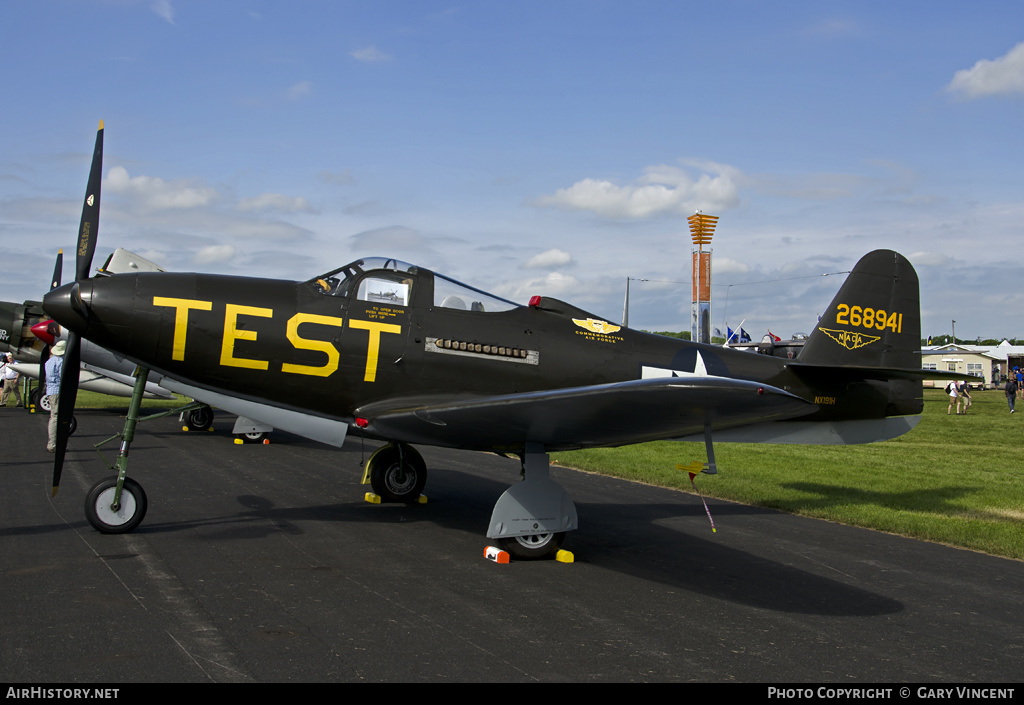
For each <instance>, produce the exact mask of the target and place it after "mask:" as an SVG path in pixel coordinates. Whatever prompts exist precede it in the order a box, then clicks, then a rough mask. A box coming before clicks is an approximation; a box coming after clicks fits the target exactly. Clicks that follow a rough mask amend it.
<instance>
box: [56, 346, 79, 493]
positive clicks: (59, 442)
mask: <svg viewBox="0 0 1024 705" xmlns="http://www.w3.org/2000/svg"><path fill="white" fill-rule="evenodd" d="M80 362H81V338H80V337H79V335H78V334H77V333H72V332H69V333H68V342H67V348H66V349H65V352H64V363H63V368H62V370H61V376H60V396H58V397H57V439H56V444H55V448H54V451H53V453H54V456H53V490H52V492H51V495H50V496H51V497H52V496H56V495H57V488H58V487H60V475H61V472H62V471H63V469H64V453H65V451H67V448H68V437H69V436H70V435H71V419H72V417H73V416H74V415H75V401H76V400H77V399H78V370H79V368H80V367H81V364H80Z"/></svg>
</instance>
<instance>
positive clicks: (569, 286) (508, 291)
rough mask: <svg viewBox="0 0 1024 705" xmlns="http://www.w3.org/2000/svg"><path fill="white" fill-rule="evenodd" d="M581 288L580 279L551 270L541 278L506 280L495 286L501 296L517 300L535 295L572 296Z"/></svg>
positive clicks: (496, 291)
mask: <svg viewBox="0 0 1024 705" xmlns="http://www.w3.org/2000/svg"><path fill="white" fill-rule="evenodd" d="M579 288H580V282H579V280H578V279H577V278H576V277H574V276H571V275H569V274H561V273H560V272H551V273H549V274H548V275H547V276H545V277H542V278H540V279H530V280H529V281H525V282H523V281H516V282H506V283H505V284H501V285H498V286H497V287H495V293H497V294H498V295H499V296H507V297H508V298H510V299H512V300H515V301H525V300H527V299H529V298H530V297H531V296H534V295H538V294H539V295H541V296H555V297H564V298H571V297H572V296H573V295H574V294H575V293H576V292H577V291H578V290H579Z"/></svg>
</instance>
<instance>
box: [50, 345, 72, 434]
mask: <svg viewBox="0 0 1024 705" xmlns="http://www.w3.org/2000/svg"><path fill="white" fill-rule="evenodd" d="M67 347H68V344H67V342H66V341H63V340H59V341H57V344H56V345H54V346H53V347H52V348H51V349H50V357H49V359H48V360H47V361H46V365H45V366H44V371H45V372H46V396H47V397H49V399H50V423H49V424H47V427H46V430H47V433H48V434H49V437H48V438H47V441H46V450H48V451H50V452H51V453H52V452H53V451H54V450H55V449H56V448H57V403H58V402H59V401H60V378H61V375H62V374H63V373H64V351H65V350H66V349H67Z"/></svg>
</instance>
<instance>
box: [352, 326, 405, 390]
mask: <svg viewBox="0 0 1024 705" xmlns="http://www.w3.org/2000/svg"><path fill="white" fill-rule="evenodd" d="M348 327H349V328H358V329H360V330H367V331H370V341H369V343H368V344H367V346H366V374H365V375H364V376H363V381H364V382H375V381H377V358H378V357H379V356H380V336H381V333H393V334H398V333H401V332H402V326H400V325H396V324H394V323H378V322H376V321H357V320H353V319H349V322H348Z"/></svg>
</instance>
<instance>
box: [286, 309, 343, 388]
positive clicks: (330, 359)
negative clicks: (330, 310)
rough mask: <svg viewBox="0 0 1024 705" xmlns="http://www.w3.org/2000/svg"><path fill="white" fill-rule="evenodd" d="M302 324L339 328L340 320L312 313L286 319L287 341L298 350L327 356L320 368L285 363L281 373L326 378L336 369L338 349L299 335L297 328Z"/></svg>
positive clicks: (328, 343) (327, 342)
mask: <svg viewBox="0 0 1024 705" xmlns="http://www.w3.org/2000/svg"><path fill="white" fill-rule="evenodd" d="M303 323H316V324H319V325H324V326H336V327H338V328H341V325H342V319H340V318H336V317H334V316H318V315H316V314H313V313H296V314H295V315H294V316H292V317H291V318H290V319H288V333H287V335H288V340H289V341H291V344H292V345H293V346H294V347H295V348H296V349H298V350H319V351H320V352H322V353H324V354H326V355H327V364H326V365H323V366H322V367H316V366H314V365H297V364H294V363H291V362H286V363H284V364H282V365H281V371H282V372H293V373H295V374H300V375H312V376H315V377H327V376H329V375H331V374H333V373H334V371H335V370H337V369H338V357H339V356H338V349H337V348H336V347H334V344H333V343H331V342H329V341H326V340H310V339H309V338H303V337H302V336H300V335H299V326H300V325H302V324H303Z"/></svg>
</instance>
